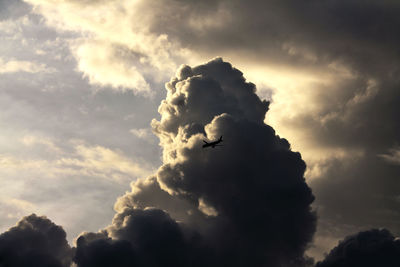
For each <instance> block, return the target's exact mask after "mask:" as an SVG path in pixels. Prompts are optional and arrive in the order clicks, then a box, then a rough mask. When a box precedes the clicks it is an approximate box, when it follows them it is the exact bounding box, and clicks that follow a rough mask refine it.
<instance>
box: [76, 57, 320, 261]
mask: <svg viewBox="0 0 400 267" xmlns="http://www.w3.org/2000/svg"><path fill="white" fill-rule="evenodd" d="M166 88H167V91H168V92H167V97H166V99H165V100H163V101H162V103H161V105H160V107H159V112H160V114H161V119H160V120H153V122H152V126H153V130H154V132H155V133H156V134H157V135H158V137H159V138H160V142H161V144H162V147H163V165H162V166H161V167H160V168H159V170H158V171H157V173H156V174H155V175H154V176H150V177H148V178H146V179H141V180H138V181H137V182H134V183H132V192H130V193H128V194H126V195H125V196H123V197H121V198H120V199H119V200H118V201H117V203H116V206H115V209H116V211H117V214H116V215H115V217H114V220H113V223H112V224H111V225H110V226H109V227H107V228H106V229H104V230H103V231H102V232H100V233H98V234H91V233H86V234H83V235H82V236H81V237H79V238H78V241H77V254H76V257H75V259H76V262H77V263H78V266H95V265H96V264H100V265H98V266H103V265H101V262H104V261H106V260H107V259H117V258H118V259H119V261H117V262H118V264H119V265H118V266H128V264H132V263H134V262H135V263H137V264H138V266H142V265H143V266H171V265H174V266H221V265H222V266H226V265H229V266H249V265H251V266H264V265H270V266H280V265H285V264H286V265H287V264H291V265H293V266H297V265H299V266H302V265H304V264H305V262H306V259H305V258H304V256H303V254H304V250H305V249H306V248H307V244H308V243H309V242H310V241H311V238H312V235H313V233H314V230H315V223H316V218H315V214H314V213H313V212H312V210H311V207H310V205H311V203H312V202H313V200H314V197H313V195H312V193H311V190H310V188H309V187H308V186H307V184H306V183H305V180H304V177H303V175H304V171H305V163H304V161H303V160H302V159H301V156H300V154H299V153H297V152H293V151H291V149H290V144H289V142H288V141H287V140H286V139H283V138H280V137H279V136H277V135H276V134H275V131H274V130H273V129H272V128H271V127H270V126H268V125H266V124H264V118H265V113H266V111H267V110H268V104H269V103H268V102H266V101H261V100H260V99H259V98H258V97H257V95H256V94H255V91H256V88H255V85H254V84H252V83H249V82H246V80H245V79H244V77H243V74H242V73H241V72H240V71H239V70H237V69H235V68H233V67H232V66H231V65H230V64H229V63H227V62H224V61H222V59H220V58H217V59H214V60H212V61H210V62H208V63H207V64H204V65H200V66H197V67H194V68H192V67H189V66H187V65H184V66H182V67H180V68H179V70H178V71H177V74H176V77H174V78H172V79H171V81H170V82H169V83H167V84H166ZM220 135H223V136H224V140H225V141H224V143H225V146H224V147H221V149H219V148H217V149H214V150H211V149H203V148H202V143H203V142H202V140H203V139H205V138H208V139H210V140H213V139H215V138H217V137H219V136H220ZM118 255H120V256H118ZM101 259H103V260H101Z"/></svg>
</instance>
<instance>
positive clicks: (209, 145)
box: [203, 135, 223, 148]
mask: <svg viewBox="0 0 400 267" xmlns="http://www.w3.org/2000/svg"><path fill="white" fill-rule="evenodd" d="M222 141H223V140H222V135H221V137H220V138H219V139H218V140H217V141H214V142H210V143H208V142H206V141H204V140H203V142H204V143H205V144H204V145H203V148H206V147H212V148H214V147H216V146H222V145H218V144H219V143H221V142H222Z"/></svg>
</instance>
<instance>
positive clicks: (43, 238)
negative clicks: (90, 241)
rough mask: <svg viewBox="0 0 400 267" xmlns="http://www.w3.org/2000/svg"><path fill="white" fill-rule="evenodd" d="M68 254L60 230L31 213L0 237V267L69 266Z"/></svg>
mask: <svg viewBox="0 0 400 267" xmlns="http://www.w3.org/2000/svg"><path fill="white" fill-rule="evenodd" d="M72 254H73V251H72V250H71V248H70V246H69V245H68V242H67V240H66V234H65V232H64V230H63V229H62V228H61V227H60V226H58V225H55V224H54V223H53V222H51V221H50V220H49V219H47V218H46V217H39V216H36V215H35V214H32V215H30V216H27V217H24V218H22V219H21V220H20V221H19V222H18V224H17V225H16V226H14V227H12V228H10V229H9V230H8V231H6V232H4V233H2V234H1V235H0V266H2V267H11V266H12V267H35V266H42V267H69V266H70V263H71V260H72Z"/></svg>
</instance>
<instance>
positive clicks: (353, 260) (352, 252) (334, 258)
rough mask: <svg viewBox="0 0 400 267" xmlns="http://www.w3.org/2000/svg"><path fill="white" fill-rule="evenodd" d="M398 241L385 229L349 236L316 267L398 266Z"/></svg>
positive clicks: (399, 258)
mask: <svg viewBox="0 0 400 267" xmlns="http://www.w3.org/2000/svg"><path fill="white" fill-rule="evenodd" d="M399 255H400V240H398V239H395V238H394V237H393V235H392V234H391V233H390V232H389V231H388V230H386V229H383V230H376V229H373V230H370V231H365V232H360V233H358V234H356V235H353V236H349V237H347V238H346V239H345V240H343V241H341V242H340V243H339V245H338V246H337V247H335V248H334V249H332V250H331V252H330V253H329V254H328V255H327V256H326V258H325V259H324V260H323V261H321V262H318V263H317V265H316V267H334V266H341V267H353V266H365V267H375V266H382V267H396V266H400V257H399Z"/></svg>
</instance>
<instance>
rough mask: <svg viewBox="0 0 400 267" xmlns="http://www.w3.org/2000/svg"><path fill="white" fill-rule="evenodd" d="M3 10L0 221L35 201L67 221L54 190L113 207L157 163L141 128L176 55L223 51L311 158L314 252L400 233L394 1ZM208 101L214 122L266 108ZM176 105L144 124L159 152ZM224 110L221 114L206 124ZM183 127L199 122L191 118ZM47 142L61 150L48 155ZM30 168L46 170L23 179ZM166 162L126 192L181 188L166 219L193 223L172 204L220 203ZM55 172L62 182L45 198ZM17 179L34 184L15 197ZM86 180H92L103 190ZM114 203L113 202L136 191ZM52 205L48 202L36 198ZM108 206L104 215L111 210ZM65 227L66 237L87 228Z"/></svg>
mask: <svg viewBox="0 0 400 267" xmlns="http://www.w3.org/2000/svg"><path fill="white" fill-rule="evenodd" d="M0 7H1V11H0V20H1V22H0V30H1V38H2V45H1V46H0V48H1V55H0V75H1V79H2V83H3V85H2V87H1V92H0V93H1V99H0V101H1V102H2V103H3V105H2V106H3V107H4V108H3V111H4V112H3V113H2V116H1V121H0V123H1V125H2V128H4V129H5V130H4V131H3V133H2V136H1V137H2V138H1V140H0V141H1V144H2V153H1V157H2V161H1V162H2V166H5V167H4V168H2V170H3V171H2V172H4V174H2V176H3V177H12V178H11V179H10V178H8V179H7V183H6V186H7V190H6V191H7V194H6V196H5V197H4V199H2V200H1V207H4V208H2V214H3V215H1V216H3V217H4V218H5V219H4V220H3V222H7V223H3V225H2V227H3V228H4V227H5V226H7V227H8V226H9V225H10V224H11V223H12V222H15V221H16V218H17V217H20V216H22V215H24V214H27V213H29V212H32V211H35V212H42V213H45V214H48V213H47V212H50V213H52V214H57V221H60V222H61V223H62V221H67V224H68V225H69V224H71V223H72V222H70V221H68V220H69V216H66V215H65V216H64V215H60V214H59V213H57V212H55V210H59V204H57V205H54V206H52V205H50V207H49V204H48V203H50V202H51V203H56V201H60V198H58V196H57V195H58V194H59V192H60V193H61V192H62V193H63V194H62V195H63V196H64V198H63V199H65V201H64V203H67V202H68V203H74V204H75V205H76V206H77V207H78V208H77V209H74V211H78V213H74V214H75V216H76V218H78V217H80V216H87V217H88V218H90V217H94V216H90V215H88V214H89V213H90V212H93V210H92V208H90V207H93V206H96V207H98V205H97V204H98V203H101V202H102V201H101V199H102V196H104V195H108V196H110V197H109V199H108V200H107V203H108V205H109V206H110V205H111V203H112V202H113V198H115V196H117V195H119V194H122V192H123V191H124V190H125V187H126V185H127V183H128V182H127V181H128V180H132V179H135V178H136V177H138V176H141V175H142V173H145V172H147V173H148V172H149V171H150V170H151V169H152V167H153V166H157V165H158V164H159V159H158V155H159V154H158V149H157V147H156V145H155V143H156V141H155V139H154V138H153V139H151V138H149V136H151V135H148V133H149V128H148V123H149V121H150V120H151V118H153V117H154V116H155V107H156V106H157V105H158V102H159V100H160V99H161V98H163V93H162V92H161V91H160V90H159V88H160V87H161V86H160V84H161V83H162V82H163V81H165V80H167V79H168V78H169V77H170V76H171V75H172V73H173V72H174V71H175V69H176V68H177V67H178V66H179V65H180V64H181V63H187V64H190V65H193V64H198V63H200V62H206V61H207V60H209V59H210V58H214V57H215V56H223V57H224V59H225V60H228V61H229V62H232V64H233V65H234V66H237V67H238V68H239V69H241V70H242V71H243V72H244V73H245V74H246V77H249V78H250V80H251V81H253V82H255V83H256V84H257V87H258V88H259V90H258V92H257V94H258V95H259V96H261V97H266V98H268V99H269V98H271V97H272V101H271V104H270V106H269V108H270V111H269V113H268V114H269V115H268V116H267V118H266V122H267V123H268V124H269V125H272V126H273V127H274V128H275V130H276V131H277V133H278V134H279V135H281V136H284V137H286V138H288V140H290V141H291V145H292V147H293V148H294V150H296V151H300V152H301V153H302V156H303V159H304V160H305V161H306V163H307V170H306V174H305V176H306V178H307V179H308V183H309V185H310V187H311V188H312V189H313V193H314V195H315V197H316V200H315V201H314V206H315V207H316V209H317V211H318V218H319V219H318V225H317V233H316V235H315V241H314V243H315V247H312V248H311V250H309V253H310V254H311V255H313V256H316V257H317V258H321V256H322V254H323V252H328V251H329V250H330V249H331V248H332V247H333V246H334V245H336V242H337V240H338V239H342V238H343V237H344V236H346V235H348V234H355V233H356V232H358V231H360V230H367V229H370V228H381V227H385V228H388V229H389V230H391V231H392V232H393V234H394V235H395V236H396V235H399V233H400V225H399V219H400V218H399V216H400V214H399V210H400V201H399V191H400V188H399V185H400V184H399V183H398V181H397V180H398V177H399V176H400V164H399V163H400V156H399V151H400V148H399V143H400V140H399V136H400V133H399V131H400V127H399V120H398V118H397V117H398V114H399V113H400V112H399V111H400V110H399V105H398V103H399V100H400V93H399V92H400V91H399V90H398V89H399V85H400V81H399V78H398V77H399V65H398V62H399V55H400V53H399V47H400V46H399V36H400V35H399V28H400V27H399V26H400V25H399V24H400V19H399V16H398V12H399V9H400V4H399V3H398V1H390V0H387V1H356V0H350V1H328V0H324V1H307V2H301V3H300V2H299V1H290V0H289V1H251V3H249V2H248V1H239V0H233V1H232V0H231V1H224V0H220V1H201V2H199V1H190V0H189V1H178V0H162V1H156V2H154V1H144V0H137V1H128V0H123V1H101V0H100V1H99V0H96V1H95V0H87V1H74V0H68V1H50V0H27V1H25V3H24V2H22V1H3V2H2V3H1V4H0ZM3 7H4V8H3ZM31 10H32V11H31ZM74 68H75V69H76V71H77V72H75V71H74ZM82 75H83V76H84V80H82V79H81V77H82ZM187 75H190V74H187ZM178 79H183V77H178ZM210 86H211V85H210ZM211 87H212V86H211ZM157 88H158V89H157ZM93 92H97V93H93ZM168 97H169V96H167V98H166V99H167V100H168ZM171 97H172V96H171ZM199 97H200V96H199ZM219 99H220V98H219V97H218V96H216V97H215V99H209V98H208V97H207V98H206V99H204V100H203V101H211V102H212V101H217V100H219ZM175 101H177V103H179V101H180V98H177V99H176V100H175ZM168 103H169V102H168V101H167V103H164V104H163V105H162V106H161V109H163V110H162V112H167V111H168V110H170V109H171V108H174V109H175V107H174V106H169V105H171V103H169V105H167V104H168ZM207 103H209V102H207ZM224 103H225V102H224ZM172 104H173V103H172ZM220 104H221V103H220ZM211 105H212V103H211ZM240 105H242V106H240ZM216 106H217V107H216V108H215V109H214V110H209V111H208V112H209V114H206V117H207V120H208V119H209V117H211V116H212V114H214V115H218V114H220V113H219V112H225V111H223V110H224V109H228V108H229V109H230V110H231V113H233V117H234V118H236V116H239V117H240V118H242V117H243V118H244V119H246V120H250V121H253V118H255V117H257V114H259V113H258V112H259V110H257V111H255V109H257V108H256V107H257V105H255V109H251V110H252V111H250V110H244V109H243V103H234V104H233V103H231V102H229V101H227V102H226V106H224V105H222V104H221V105H216ZM236 109H238V110H236ZM241 109H242V110H241ZM177 110H178V111H179V112H183V111H181V110H180V109H177ZM260 110H262V109H260ZM185 112H186V113H185ZM185 112H184V113H183V114H181V115H182V117H180V118H182V120H184V121H185V122H187V121H190V120H196V121H197V120H199V121H200V122H201V123H203V124H204V123H208V122H209V121H211V120H209V121H203V119H202V117H201V116H200V115H199V114H198V110H197V107H193V108H191V109H190V110H189V111H185ZM248 112H250V113H251V114H247V113H248ZM53 114H55V115H53ZM231 115H232V114H231ZM174 116H175V115H172V116H171V118H170V119H169V120H166V121H162V120H161V122H160V123H157V122H154V123H153V127H155V129H156V132H157V133H158V135H159V136H160V137H162V138H161V142H162V145H163V148H164V154H163V161H164V162H166V161H169V160H172V159H173V156H174V153H175V151H174V141H170V140H169V138H171V137H170V135H171V133H172V132H173V131H176V129H179V123H177V122H176V121H174V120H173V118H174ZM253 116H255V117H253ZM258 116H260V115H258ZM225 120H228V118H225V117H224V116H222V117H221V118H220V119H219V120H216V121H215V122H216V123H217V122H218V123H219V122H221V121H225ZM257 120H259V118H257ZM218 125H219V124H218ZM176 127H178V128H176ZM181 131H183V132H181V134H184V133H186V132H185V131H189V132H190V133H191V134H196V133H201V131H200V130H199V126H198V125H194V126H191V127H190V128H188V129H186V130H185V131H184V130H181ZM32 132H33V134H32ZM178 132H179V131H178ZM146 133H147V134H146ZM146 136H147V137H146ZM76 139H78V142H76ZM189 139H190V138H189ZM32 140H35V141H32ZM64 140H67V142H65V141H64ZM131 140H134V141H131ZM126 144H129V145H126ZM54 148H56V149H58V150H57V151H58V152H57V155H56V157H49V153H48V151H52V152H51V153H55V152H54V151H55V150H54ZM82 149H86V150H85V151H87V152H88V153H83V151H84V150H82ZM89 151H91V152H90V153H89ZM96 151H97V152H99V151H102V152H104V153H106V154H101V155H103V156H104V157H102V159H101V160H100V161H97V163H98V164H96V165H88V162H90V161H91V160H92V158H91V156H93V155H94V154H93V152H95V153H97V152H96ZM166 151H168V153H166ZM52 155H54V154H52ZM105 155H109V156H110V157H109V156H107V157H105ZM111 155H112V156H111ZM154 155H156V156H154ZM177 155H179V153H178V154H177ZM54 158H56V160H54ZM117 158H118V159H123V161H122V162H125V163H127V164H128V163H129V162H130V163H132V166H135V165H136V166H143V165H142V164H141V163H143V162H144V161H146V162H149V166H146V168H143V169H135V171H133V170H132V169H129V168H128V169H127V168H124V167H122V173H121V169H120V168H119V167H117V168H114V167H112V168H110V167H109V166H110V164H111V162H112V160H111V159H117ZM64 159H67V160H69V161H65V160H64ZM57 160H60V161H57ZM97 160H98V159H97ZM56 161H57V162H58V163H56ZM66 162H70V163H73V165H72V166H70V165H65V163H66ZM22 163H23V164H22ZM19 165H21V166H22V165H23V166H25V167H24V168H23V170H22V174H23V175H20V173H18V172H17V170H16V169H17V168H16V166H19ZM36 166H46V167H45V168H44V169H46V170H48V171H46V172H45V173H46V175H44V174H43V173H38V174H35V175H34V176H35V177H36V178H35V179H31V178H29V174H30V173H32V170H35V169H37V168H36ZM100 166H101V167H100ZM107 166H108V167H107ZM123 166H124V165H123ZM125 166H126V165H125ZM42 168H43V167H42ZM76 169H80V170H81V171H80V172H79V175H77V170H76ZM71 170H73V172H72V171H71ZM88 170H89V172H88ZM169 171H170V170H169V169H168V168H167V169H165V175H166V176H165V178H163V179H161V178H159V177H153V178H149V179H150V180H141V181H140V182H137V184H136V185H135V186H134V187H133V188H137V190H139V189H138V188H142V187H143V188H144V187H146V188H149V189H148V190H150V191H149V192H151V190H157V189H158V188H163V189H164V190H166V188H167V187H168V188H170V189H169V193H171V194H172V193H174V194H178V195H184V198H183V199H184V200H185V201H183V200H182V197H180V198H179V201H178V200H177V199H176V198H174V199H173V200H172V199H170V197H169V196H170V194H167V195H166V194H165V192H164V191H160V192H159V194H157V196H158V197H159V198H160V199H163V200H164V201H162V202H163V203H164V204H163V205H165V207H164V206H163V207H161V208H162V209H164V210H167V211H168V213H169V214H170V216H171V217H172V218H173V219H176V218H179V220H184V219H187V218H186V217H187V215H185V213H184V212H182V211H181V210H174V211H172V210H171V208H173V207H175V206H177V203H176V202H178V203H179V205H178V206H185V207H187V208H189V207H190V205H193V202H195V199H196V198H198V200H197V201H199V204H198V205H200V203H202V204H201V206H202V210H203V211H206V212H208V213H210V214H213V213H214V212H215V210H217V208H216V207H213V206H212V205H211V207H210V203H208V202H207V201H210V200H207V198H204V199H202V200H201V201H200V200H199V197H200V195H201V194H204V192H203V191H200V192H196V193H193V194H194V196H193V195H191V194H189V195H186V194H185V192H186V190H189V189H190V190H192V184H191V182H190V183H188V184H180V183H177V182H176V181H171V179H170V178H168V175H167V173H168V172H169ZM47 173H50V175H47ZM59 173H63V175H62V176H61V177H62V179H58V180H57V182H55V180H54V179H53V180H51V181H52V183H49V182H46V183H45V184H46V185H51V186H48V187H49V188H43V186H42V184H43V183H41V180H40V179H39V178H38V177H42V176H43V177H47V178H50V177H51V176H52V175H53V174H57V176H58V177H60V176H59ZM71 173H73V176H70V174H71ZM104 174H106V175H104ZM53 176H54V175H53ZM105 176H107V177H110V176H111V177H116V178H117V180H118V179H119V181H121V177H122V178H123V179H122V181H123V182H122V183H121V182H116V180H115V179H111V180H109V181H108V182H103V181H104V179H103V178H104V177H105ZM14 177H23V178H20V179H16V178H14ZM68 177H75V178H74V179H73V180H71V179H69V178H68ZM47 178H46V181H50V180H48V179H47ZM82 178H84V179H82ZM86 178H87V179H86ZM99 178H101V179H99ZM4 179H5V178H4ZM11 181H12V182H11ZM60 181H63V182H62V183H61V184H63V185H65V186H66V187H67V189H66V190H64V191H63V190H57V192H56V193H54V192H55V188H58V187H59V186H60V183H59V182H60ZM72 181H74V182H72ZM82 181H85V182H82ZM155 181H158V182H157V183H158V184H157V183H156V182H155ZM160 181H163V182H160ZM77 183H78V184H84V186H83V188H85V190H81V191H79V192H80V193H81V198H82V199H96V200H95V201H93V202H91V201H89V202H88V205H87V208H86V209H85V211H84V212H83V211H82V210H80V209H79V203H81V202H82V201H77V200H76V199H75V198H74V197H73V195H72V194H70V193H68V192H71V191H76V188H78V187H79V188H82V186H77ZM176 183H177V184H176ZM32 185H34V186H32ZM21 188H22V189H27V188H35V190H36V189H37V190H38V191H35V193H33V191H30V192H29V191H28V190H25V191H24V190H23V192H22V193H19V190H21ZM86 188H87V189H89V188H90V189H94V188H96V189H95V192H96V193H93V194H94V195H96V197H94V198H93V196H92V194H89V193H88V192H89V191H90V190H86ZM150 188H151V189H150ZM171 188H173V189H171ZM139 191H140V190H139ZM15 192H18V193H15ZM38 192H40V193H38ZM140 192H142V193H141V194H143V197H144V199H143V200H140V201H141V202H140V201H139V200H138V201H139V202H134V203H142V202H143V203H144V204H140V205H142V206H138V207H140V208H144V207H145V206H147V205H153V206H154V205H155V204H154V203H152V202H151V201H150V200H149V199H147V198H145V196H144V195H145V192H147V191H146V190H142V191H140ZM138 194H139V193H138ZM199 194H200V195H199ZM37 195H40V196H41V197H40V198H39V197H37ZM89 195H90V197H89ZM111 195H112V196H111ZM44 196H46V197H44ZM50 196H51V197H50ZM88 197H89V198H88ZM203 197H204V196H203ZM208 197H210V198H211V197H212V196H208ZM123 199H125V200H119V202H118V203H125V202H129V201H133V200H129V201H128V200H127V199H126V198H123ZM167 200H168V201H167ZM45 203H46V205H47V206H46V208H45V209H43V208H41V209H38V208H37V207H44V205H45ZM57 203H59V202H57ZM195 204H196V203H195ZM64 205H66V204H64ZM120 205H122V206H124V205H127V204H120ZM132 205H133V204H132ZM134 205H139V204H134ZM51 206H52V207H51ZM195 206H196V205H195ZM116 207H119V205H117V206H116ZM13 210H17V212H11V211H13ZM119 212H122V211H120V210H119ZM91 214H93V213H91ZM97 214H99V218H100V217H101V218H103V219H102V223H101V224H99V223H97V222H96V223H94V224H93V226H91V229H93V227H100V225H102V226H104V225H105V222H106V220H105V217H104V216H105V215H104V211H103V209H101V208H99V209H98V212H97ZM100 214H101V216H100ZM107 214H108V215H107V216H108V217H110V216H111V214H112V211H111V209H110V207H109V210H108V212H107ZM78 215H79V216H78ZM176 216H178V217H176ZM80 223H81V222H80ZM62 224H64V223H62ZM74 224H75V226H74V233H76V231H77V229H81V228H83V226H82V225H78V226H77V225H76V224H77V222H76V221H74ZM198 227H200V226H198ZM85 229H86V228H85ZM82 230H83V229H82ZM304 240H305V239H304Z"/></svg>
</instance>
